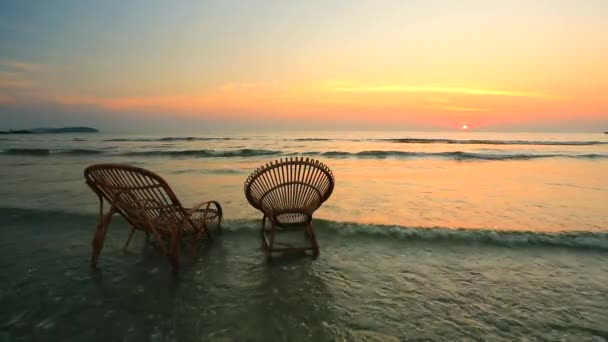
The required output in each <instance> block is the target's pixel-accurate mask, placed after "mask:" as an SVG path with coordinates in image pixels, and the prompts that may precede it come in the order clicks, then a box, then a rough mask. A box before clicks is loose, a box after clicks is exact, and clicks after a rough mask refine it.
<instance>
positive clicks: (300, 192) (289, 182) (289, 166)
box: [244, 157, 335, 214]
mask: <svg viewBox="0 0 608 342" xmlns="http://www.w3.org/2000/svg"><path fill="white" fill-rule="evenodd" d="M334 184H335V180H334V176H333V174H332V172H331V170H330V169H329V168H328V167H327V166H326V165H324V164H323V163H321V162H320V161H318V160H314V159H310V158H303V157H302V158H297V157H296V158H288V159H287V158H286V159H284V160H283V159H280V160H276V161H274V162H270V163H268V164H266V165H264V166H261V167H260V168H258V169H257V170H255V171H254V172H253V173H252V174H251V175H250V176H249V177H248V178H247V180H246V181H245V187H244V190H245V196H246V197H247V201H249V203H250V204H251V205H252V206H253V207H254V208H256V209H258V210H261V211H262V212H265V213H268V212H270V211H272V212H275V213H276V212H279V213H281V212H306V213H308V214H312V212H314V211H315V210H316V209H318V208H319V207H320V206H321V204H322V203H323V202H325V201H326V200H327V199H328V198H329V196H331V193H332V191H333V190H334Z"/></svg>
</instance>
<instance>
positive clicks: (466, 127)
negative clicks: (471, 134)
mask: <svg viewBox="0 0 608 342" xmlns="http://www.w3.org/2000/svg"><path fill="white" fill-rule="evenodd" d="M461 128H462V129H469V125H467V124H463V125H462V126H461Z"/></svg>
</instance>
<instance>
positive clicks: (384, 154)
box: [303, 150, 608, 160]
mask: <svg viewBox="0 0 608 342" xmlns="http://www.w3.org/2000/svg"><path fill="white" fill-rule="evenodd" d="M303 154H304V155H309V156H323V157H328V158H377V159H383V158H432V157H439V158H448V159H454V160H527V159H536V158H557V157H562V158H581V159H596V158H608V155H604V154H527V153H514V154H492V153H474V152H463V151H453V152H409V151H380V150H378V151H361V152H344V151H327V152H304V153H303Z"/></svg>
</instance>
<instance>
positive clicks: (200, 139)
mask: <svg viewBox="0 0 608 342" xmlns="http://www.w3.org/2000/svg"><path fill="white" fill-rule="evenodd" d="M233 139H234V138H228V137H164V138H134V139H127V138H116V139H105V140H103V141H140V142H150V141H208V140H233Z"/></svg>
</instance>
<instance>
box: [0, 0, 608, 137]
mask: <svg viewBox="0 0 608 342" xmlns="http://www.w3.org/2000/svg"><path fill="white" fill-rule="evenodd" d="M606 18H608V1H602V0H588V1H560V0H553V1H549V0H546V1H535V2H534V3H532V2H530V1H472V0H468V1H467V0H465V1H447V0H446V1H357V2H353V1H331V2H329V1H221V2H220V1H218V2H203V1H191V2H188V1H179V2H175V3H174V2H172V1H97V2H92V1H66V0H58V1H45V2H42V1H27V0H22V1H14V2H11V1H3V2H2V3H1V4H0V129H8V128H25V127H33V126H49V125H51V126H63V125H92V126H97V127H100V128H102V129H106V130H110V131H112V130H141V131H157V130H159V129H162V128H163V127H167V126H166V125H171V127H172V128H177V129H179V128H183V129H199V128H200V129H204V128H222V127H254V128H273V127H281V128H303V129H319V128H327V129H339V128H344V129H362V128H369V129H388V128H390V129H415V130H418V129H431V130H455V129H460V128H461V127H462V125H463V124H468V125H469V127H471V129H477V130H524V131H525V130H547V131H553V130H561V131H597V130H599V131H604V130H608V21H607V20H606Z"/></svg>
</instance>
